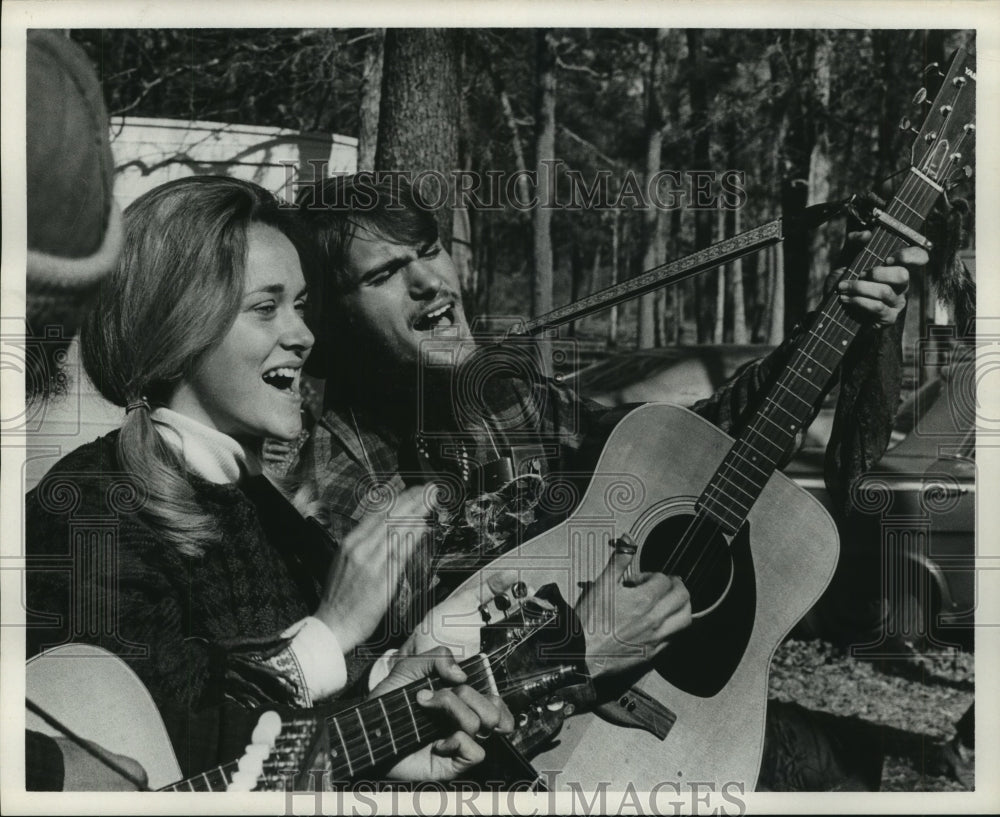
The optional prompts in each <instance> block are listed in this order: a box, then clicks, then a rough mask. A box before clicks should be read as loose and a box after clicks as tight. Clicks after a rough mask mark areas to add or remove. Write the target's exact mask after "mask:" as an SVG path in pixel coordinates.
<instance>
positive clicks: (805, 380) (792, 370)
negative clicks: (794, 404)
mask: <svg viewBox="0 0 1000 817" xmlns="http://www.w3.org/2000/svg"><path fill="white" fill-rule="evenodd" d="M788 372H789V373H791V374H793V375H795V376H796V377H797V378H799V379H800V380H801V381H802V382H803V383H807V384H808V385H810V386H812V387H813V388H814V389H816V394H817V395H818V394H819V393H820V392H821V391H822V389H821V388H820V387H819V386H817V385H816V384H815V383H814V382H813V381H812V380H810V379H809V378H808V377H806V376H805V375H804V374H802V372H800V371H798V370H797V369H795V368H789V369H788ZM779 385H780V384H779ZM783 388H785V389H786V390H787V391H788V392H789V393H790V394H795V392H794V391H792V390H791V389H790V388H788V387H787V386H784V387H783ZM796 396H798V395H796ZM799 399H800V400H801V399H802V398H799ZM810 405H811V404H810Z"/></svg>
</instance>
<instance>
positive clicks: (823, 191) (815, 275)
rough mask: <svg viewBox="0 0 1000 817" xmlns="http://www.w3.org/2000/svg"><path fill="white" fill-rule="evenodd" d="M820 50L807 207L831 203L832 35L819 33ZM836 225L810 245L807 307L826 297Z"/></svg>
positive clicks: (821, 228)
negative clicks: (829, 128) (829, 123)
mask: <svg viewBox="0 0 1000 817" xmlns="http://www.w3.org/2000/svg"><path fill="white" fill-rule="evenodd" d="M815 33H816V50H815V52H814V53H813V61H812V100H811V108H812V117H813V122H814V133H815V140H814V142H813V146H812V152H811V153H810V155H809V180H808V184H809V188H808V194H807V196H806V206H807V207H811V206H812V205H814V204H822V203H823V202H826V201H829V200H830V169H831V164H830V140H829V136H828V133H827V126H826V120H827V117H828V116H829V110H830V63H831V61H832V60H833V43H832V41H831V40H830V34H829V32H826V31H822V30H817V31H816V32H815ZM832 233H833V224H831V223H827V224H823V225H820V226H819V227H817V228H816V229H815V230H814V231H813V234H812V237H811V240H810V242H809V289H808V292H807V297H806V300H807V303H806V308H807V309H811V308H813V307H815V306H816V305H817V304H818V303H819V302H820V301H821V300H822V298H823V283H824V281H826V277H827V275H828V274H829V272H830V255H831V249H830V245H831V242H832Z"/></svg>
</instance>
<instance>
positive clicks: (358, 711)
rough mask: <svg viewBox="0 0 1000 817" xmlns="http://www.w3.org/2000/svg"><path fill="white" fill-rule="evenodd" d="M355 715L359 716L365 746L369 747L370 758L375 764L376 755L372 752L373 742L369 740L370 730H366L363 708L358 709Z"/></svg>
mask: <svg viewBox="0 0 1000 817" xmlns="http://www.w3.org/2000/svg"><path fill="white" fill-rule="evenodd" d="M354 714H355V715H357V716H358V723H359V724H360V725H361V734H362V736H364V739H365V746H367V747H368V757H370V758H371V759H372V764H374V763H375V753H374V752H373V751H372V744H371V741H370V740H368V730H367V729H366V728H365V721H364V718H362V717H361V707H360V706H359V707H357V708H355V710H354Z"/></svg>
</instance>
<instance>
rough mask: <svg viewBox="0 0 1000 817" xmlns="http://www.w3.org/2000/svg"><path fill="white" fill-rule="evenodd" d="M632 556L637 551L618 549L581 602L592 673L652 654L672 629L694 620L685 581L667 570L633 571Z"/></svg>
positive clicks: (637, 661) (579, 610)
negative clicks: (654, 571) (622, 551)
mask: <svg viewBox="0 0 1000 817" xmlns="http://www.w3.org/2000/svg"><path fill="white" fill-rule="evenodd" d="M632 559H633V555H632V554H628V553H620V552H616V553H615V555H614V556H613V557H612V558H611V561H609V562H608V565H607V567H606V568H605V569H604V571H603V572H602V573H601V575H600V576H599V577H598V578H597V580H596V581H595V582H594V583H593V584H592V585H591V586H590V587H589V588H587V590H585V591H584V593H583V594H582V595H581V596H580V598H579V600H578V601H577V603H576V612H577V614H578V615H579V616H580V622H581V624H582V625H583V631H584V633H585V634H586V638H587V667H588V669H589V670H590V673H591V675H592V676H597V675H600V674H604V673H611V672H620V671H621V670H624V669H628V668H629V667H633V666H635V665H637V664H640V663H642V662H643V661H648V660H650V659H651V658H652V657H653V656H654V655H656V653H658V652H659V651H660V650H661V649H663V647H664V646H665V645H666V643H667V640H668V639H669V637H670V636H671V635H673V634H674V633H676V632H678V631H679V630H683V629H684V628H685V627H687V626H688V625H689V624H690V623H691V600H690V597H689V596H688V591H687V588H685V587H684V583H683V582H682V581H681V580H680V579H678V578H677V577H675V576H665V575H663V574H662V573H638V572H632V571H629V565H630V564H631V562H632Z"/></svg>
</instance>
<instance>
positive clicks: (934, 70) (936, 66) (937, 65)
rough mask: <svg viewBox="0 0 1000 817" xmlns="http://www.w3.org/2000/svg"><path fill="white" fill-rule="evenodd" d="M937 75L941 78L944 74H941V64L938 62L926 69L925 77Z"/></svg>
mask: <svg viewBox="0 0 1000 817" xmlns="http://www.w3.org/2000/svg"><path fill="white" fill-rule="evenodd" d="M932 73H934V74H937V75H938V76H939V77H943V76H944V74H942V73H941V64H940V63H937V62H932V63H930V64H929V65H928V66H927V67H926V68H924V76H925V77H926V76H929V75H930V74H932Z"/></svg>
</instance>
